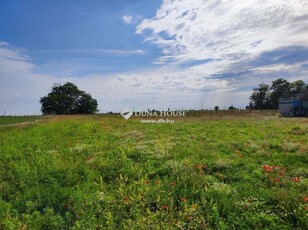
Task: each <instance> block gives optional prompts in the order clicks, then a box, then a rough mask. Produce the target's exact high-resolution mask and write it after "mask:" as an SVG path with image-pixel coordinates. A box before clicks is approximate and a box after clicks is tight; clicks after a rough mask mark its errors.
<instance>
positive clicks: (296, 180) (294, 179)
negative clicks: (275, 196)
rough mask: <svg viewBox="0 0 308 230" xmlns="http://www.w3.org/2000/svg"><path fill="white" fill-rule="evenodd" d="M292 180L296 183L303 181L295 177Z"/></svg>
mask: <svg viewBox="0 0 308 230" xmlns="http://www.w3.org/2000/svg"><path fill="white" fill-rule="evenodd" d="M292 180H293V181H294V182H299V181H300V180H301V179H300V178H299V177H293V178H292Z"/></svg>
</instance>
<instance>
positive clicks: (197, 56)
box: [136, 0, 308, 65]
mask: <svg viewBox="0 0 308 230" xmlns="http://www.w3.org/2000/svg"><path fill="white" fill-rule="evenodd" d="M307 9H308V2H307V1H305V0H275V1H264V0H251V1H247V0H228V1H225V0H210V1H204V0H189V1H180V0H164V1H163V4H162V6H161V7H160V9H159V10H158V11H157V12H156V16H155V17H153V18H150V19H145V20H143V21H142V23H140V24H139V25H138V26H137V29H136V33H137V34H144V35H145V37H146V39H145V41H148V42H151V43H154V44H156V45H157V46H159V47H160V48H161V49H162V50H163V56H162V57H161V58H160V59H159V60H158V61H159V62H168V61H174V62H185V61H191V60H204V59H213V60H216V61H221V60H223V61H224V63H223V64H224V65H228V64H230V62H231V63H234V62H239V61H241V60H245V59H247V58H254V57H256V56H258V55H260V54H261V53H262V52H265V51H268V50H273V49H277V48H279V47H281V46H290V45H298V46H307V45H308V30H307V23H306V21H307V18H308V13H307Z"/></svg>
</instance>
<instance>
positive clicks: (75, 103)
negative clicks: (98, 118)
mask: <svg viewBox="0 0 308 230" xmlns="http://www.w3.org/2000/svg"><path fill="white" fill-rule="evenodd" d="M40 103H41V104H42V108H41V111H42V113H43V114H93V113H95V112H97V111H98V110H97V101H96V100H95V99H93V98H92V97H91V95H90V94H87V93H85V92H84V91H80V90H79V89H78V88H77V86H76V85H74V84H73V83H70V82H67V83H65V84H64V85H60V84H54V86H53V87H52V91H51V92H50V93H49V94H48V95H47V96H45V97H42V98H41V99H40Z"/></svg>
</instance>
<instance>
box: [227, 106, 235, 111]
mask: <svg viewBox="0 0 308 230" xmlns="http://www.w3.org/2000/svg"><path fill="white" fill-rule="evenodd" d="M228 109H229V110H235V109H236V108H235V107H234V106H233V105H231V106H229V108H228Z"/></svg>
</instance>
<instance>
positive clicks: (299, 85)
mask: <svg viewBox="0 0 308 230" xmlns="http://www.w3.org/2000/svg"><path fill="white" fill-rule="evenodd" d="M305 87H306V83H305V82H304V81H303V80H298V81H294V82H292V83H291V84H290V91H291V93H292V94H293V95H294V94H297V93H300V92H302V91H303V90H304V89H305Z"/></svg>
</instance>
